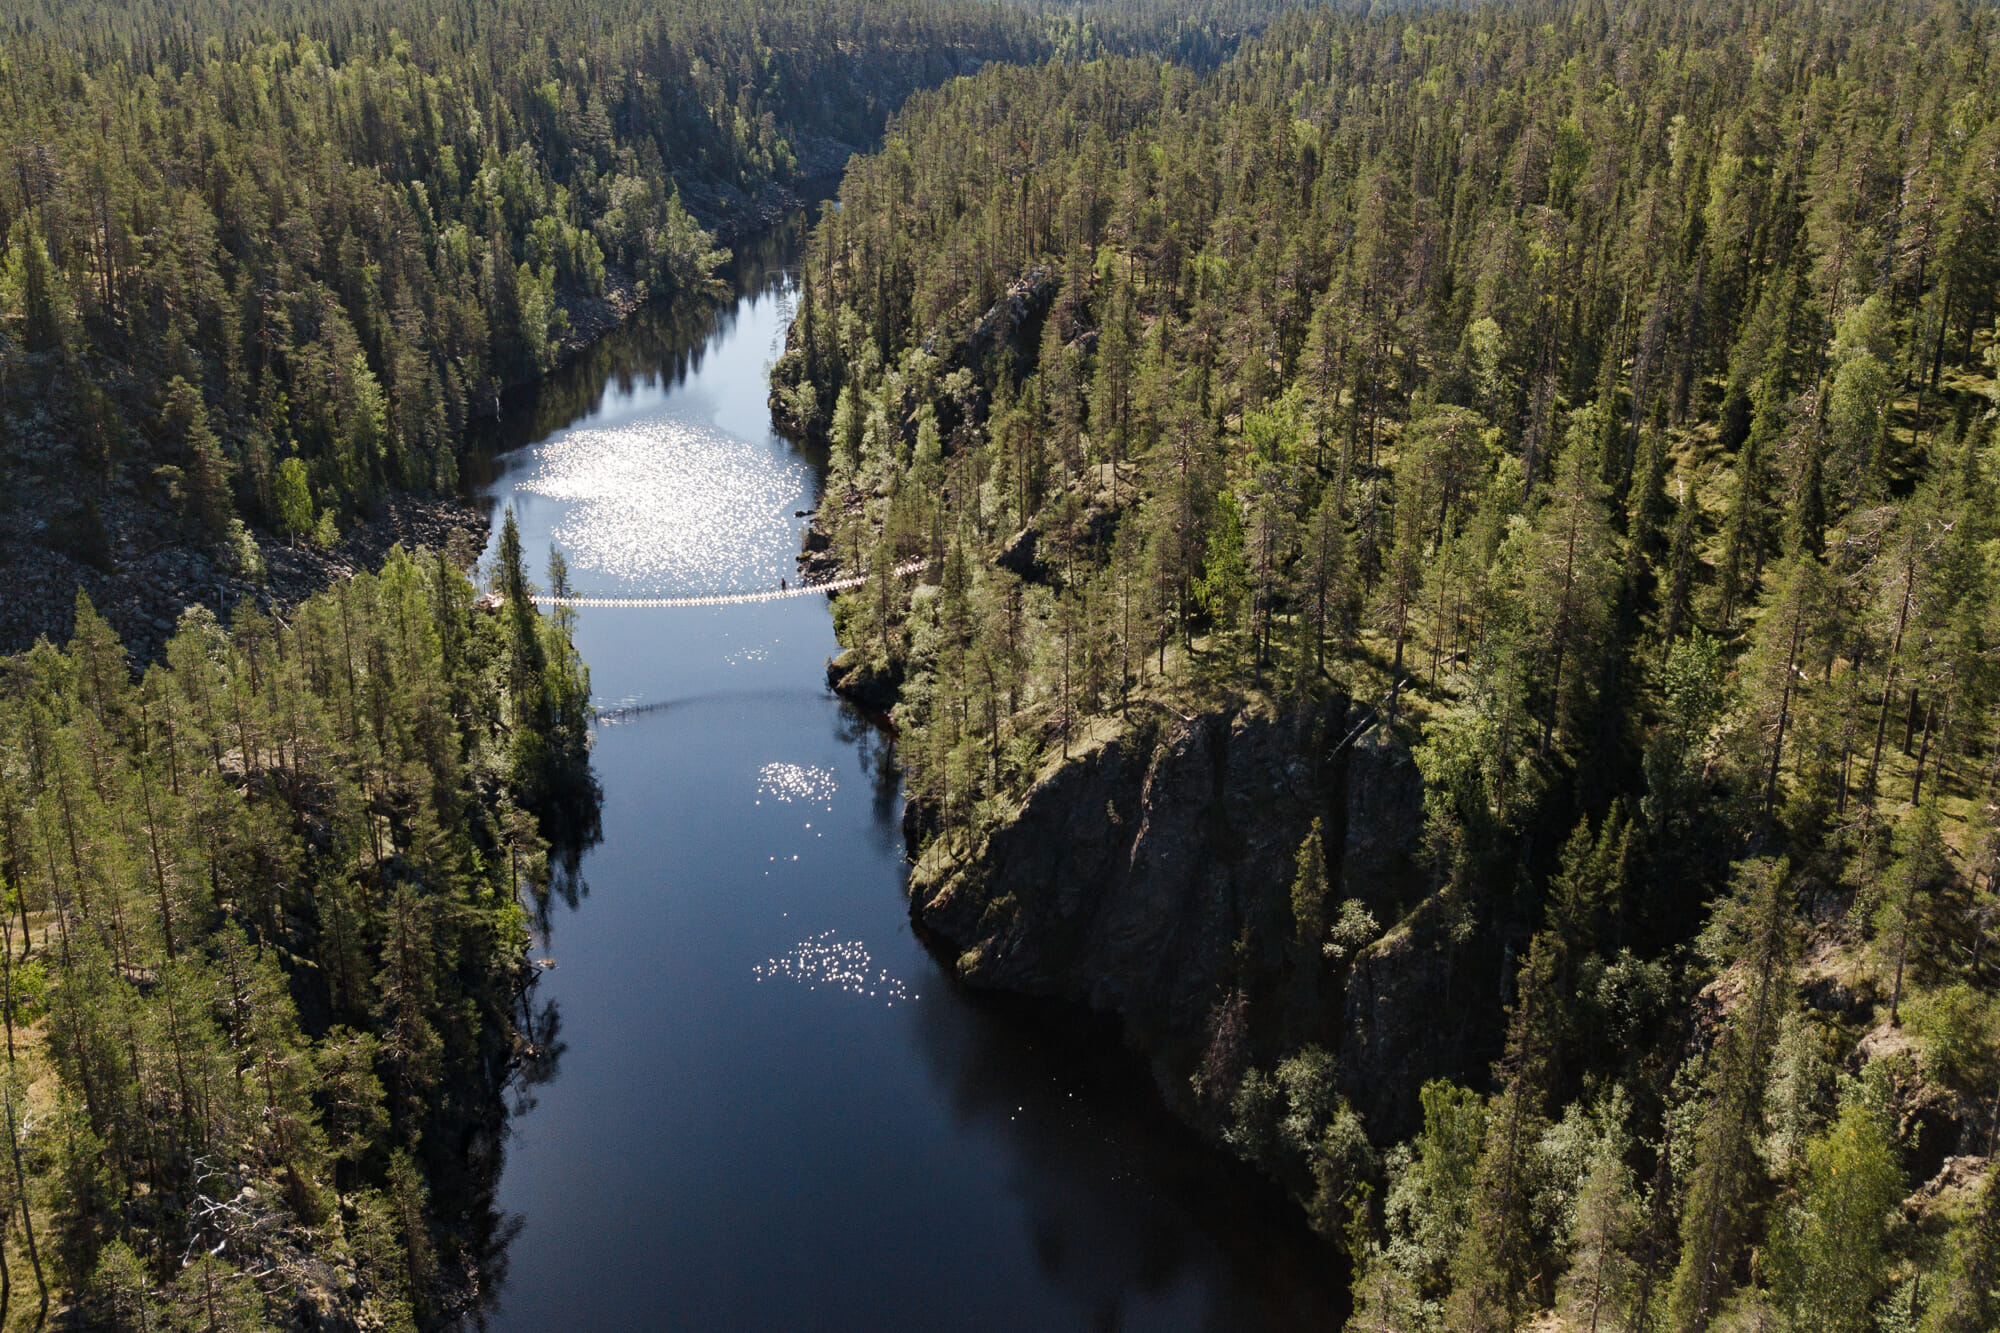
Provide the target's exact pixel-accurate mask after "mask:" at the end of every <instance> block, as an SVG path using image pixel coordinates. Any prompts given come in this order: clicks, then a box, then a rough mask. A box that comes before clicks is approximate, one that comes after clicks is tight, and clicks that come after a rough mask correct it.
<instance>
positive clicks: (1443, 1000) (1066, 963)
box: [909, 703, 1465, 1138]
mask: <svg viewBox="0 0 2000 1333" xmlns="http://www.w3.org/2000/svg"><path fill="white" fill-rule="evenodd" d="M1135 719H1136V720H1135V721H1134V722H1130V723H1120V722H1117V721H1116V720H1102V721H1100V722H1099V723H1098V724H1097V725H1096V727H1095V728H1094V729H1093V730H1091V731H1090V732H1089V733H1088V734H1087V735H1086V736H1084V737H1083V738H1081V739H1080V740H1079V741H1078V742H1077V743H1075V744H1074V745H1073V746H1072V749H1071V754H1070V757H1069V758H1068V759H1067V760H1065V761H1059V762H1057V763H1054V764H1052V765H1051V766H1050V767H1049V768H1047V769H1046V770H1045V771H1044V772H1043V774H1042V775H1041V777H1040V779H1039V780H1038V781H1037V782H1036V783H1035V784H1034V785H1033V786H1032V787H1031V788H1030V790H1029V791H1028V792H1027V794H1026V795H1025V796H1024V797H1023V799H1022V800H1021V803H1020V806H1019V808H1018V810H1017V812H1016V813H1015V815H1014V817H1013V818H1012V819H1010V820H1008V821H1006V822H1005V823H1003V824H1001V825H1000V826H998V827H997V828H995V829H993V830H992V831H991V832H990V833H988V834H987V835H986V836H985V837H983V838H982V839H980V840H979V841H978V842H977V843H976V844H974V845H966V844H964V843H963V842H962V841H959V840H955V839H952V838H947V837H943V836H931V837H929V839H928V841H927V842H926V844H925V846H924V847H923V849H922V851H921V854H920V855H919V857H918V860H917V864H916V867H915V869H914V871H913V872H912V875H911V883H910V892H911V912H912V915H913V916H914V918H915V919H916V921H917V923H918V924H919V926H920V928H921V929H922V930H923V931H924V932H925V933H926V935H927V936H928V937H929V938H930V939H931V940H932V941H933V942H934V943H936V944H937V945H939V946H940V947H941V948H942V949H943V950H944V951H945V952H947V953H949V954H950V955H951V956H952V958H953V960H954V965H955V969H956V971H957V974H958V976H959V977H960V979H961V980H963V981H964V982H965V983H967V984H969V985H973V986H979V987H986V988H991V989H995V990H1007V991H1014V992H1019V993H1024V994H1029V995H1037V996H1046V997H1054V998H1059V999H1063V1000H1068V1001H1071V1002H1077V1003H1084V1004H1088V1005H1090V1006H1091V1007H1093V1008H1094V1009H1097V1010H1100V1011H1106V1012H1110V1013H1115V1014H1117V1015H1118V1016H1119V1017H1120V1018H1121V1019H1122V1020H1123V1021H1124V1024H1125V1029H1126V1033H1127V1037H1128V1040H1129V1041H1130V1042H1131V1043H1132V1045H1133V1046H1134V1047H1135V1048H1136V1049H1137V1050H1139V1051H1140V1052H1141V1053H1142V1054H1144V1055H1145V1056H1146V1057H1147V1058H1148V1059H1150V1060H1151V1062H1152V1064H1153V1068H1154V1072H1155V1075H1156V1077H1157V1079H1158V1081H1159V1083H1160V1086H1161V1088H1162V1091H1163V1092H1164V1093H1165V1094H1166V1096H1167V1098H1168V1100H1169V1101H1170V1102H1171V1103H1172V1104H1174V1105H1175V1107H1176V1109H1178V1110H1179V1111H1180V1112H1181V1113H1182V1114H1183V1115H1185V1116H1187V1117H1188V1118H1189V1119H1192V1120H1195V1121H1197V1122H1198V1123H1202V1122H1204V1121H1205V1120H1210V1119H1212V1118H1213V1116H1212V1111H1210V1112H1204V1110H1203V1108H1201V1107H1199V1106H1197V1105H1196V1104H1195V1100H1194V1096H1193V1093H1192V1091H1191V1089H1190V1084H1189V1076H1190V1074H1191V1073H1192V1071H1193V1070H1194V1069H1195V1068H1196V1067H1197V1065H1198V1064H1199V1063H1200V1062H1201V1059H1202V1056H1203V1053H1204V1051H1205V1050H1206V1048H1207V1047H1208V1046H1209V1044H1210V1043H1211V1040H1212V1038H1213V1025H1214V1015H1215V1013H1216V1010H1217V1006H1218V1005H1219V1004H1220V1003H1221V1001H1222V1000H1223V999H1224V998H1225V997H1227V996H1229V995H1231V994H1232V993H1242V994H1244V995H1246V996H1248V997H1249V1001H1250V1004H1251V1007H1252V1009H1253V1026H1254V1028H1255V1030H1256V1031H1257V1033H1258V1034H1259V1036H1258V1040H1259V1041H1260V1042H1261V1043H1263V1044H1264V1045H1266V1046H1269V1047H1272V1048H1273V1049H1274V1050H1275V1049H1276V1048H1279V1047H1282V1046H1285V1045H1290V1044H1295V1043H1297V1042H1300V1041H1306V1040H1312V1041H1318V1042H1321V1043H1322V1044H1324V1045H1327V1046H1328V1047H1329V1048H1333V1049H1337V1050H1338V1051H1339V1052H1340V1055H1341V1059H1342V1065H1343V1069H1344V1070H1345V1071H1346V1078H1345V1081H1346V1082H1347V1084H1348V1085H1349V1087H1348V1091H1349V1095H1350V1097H1351V1098H1353V1100H1354V1101H1355V1103H1356V1105H1357V1107H1358V1108H1359V1109H1360V1110H1361V1111H1362V1113H1363V1115H1364V1117H1365V1118H1366V1119H1367V1121H1368V1123H1369V1126H1370V1129H1371V1131H1372V1132H1373V1133H1374V1134H1375V1135H1376V1136H1378V1138H1387V1137H1392V1136H1395V1135H1398V1134H1401V1133H1404V1132H1407V1129H1408V1128H1409V1119H1410V1114H1411V1113H1412V1112H1413V1110H1414V1108H1415V1105H1416V1095H1417V1089H1418V1087H1420V1086H1421V1083H1422V1081H1423V1079H1424V1078H1425V1077H1428V1076H1431V1075H1432V1074H1434V1073H1437V1072H1443V1071H1445V1070H1446V1069H1448V1068H1450V1067H1452V1066H1453V1065H1454V1064H1455V1063H1456V1062H1458V1061H1459V1060H1460V1059H1461V1058H1462V1056H1463V1052H1464V1049H1465V1045H1464V1043H1463V1042H1462V1041H1460V1040H1456V1039H1454V1038H1453V1036H1452V1029H1453V1027H1454V1026H1455V1020H1454V1019H1453V1017H1452V1015H1451V1014H1450V1013H1448V1012H1447V1011H1448V1009H1451V1008H1458V1007H1462V1005H1463V1003H1464V997H1462V996H1461V997H1459V1000H1458V1003H1457V1004H1456V1005H1455V1004H1453V1000H1452V996H1451V984H1450V983H1451V973H1452V959H1451V956H1450V955H1451V948H1452V946H1451V945H1450V944H1449V943H1448V940H1447V937H1446V935H1445V934H1444V933H1442V932H1440V931H1437V930H1435V929H1432V928H1430V927H1429V925H1428V924H1427V919H1428V917H1429V916H1430V915H1431V913H1427V912H1426V911H1425V910H1424V909H1423V907H1421V906H1420V905H1419V904H1420V903H1421V901H1422V885H1423V880H1422V877H1421V875H1420V874H1419V872H1418V870H1417V867H1416V866H1415V864H1414V862H1413V859H1412V858H1413V854H1414V853H1415V851H1416V849H1417V844H1418V840H1419V837H1420V835H1421V831H1422V823H1423V787H1422V781H1421V779H1420V777H1419V776H1418V773H1417V770H1416V766H1415V764H1414V763H1413V762H1412V760H1411V758H1410V755H1409V753H1408V751H1407V750H1406V749H1405V748H1404V747H1403V745H1402V744H1401V743H1400V742H1399V741H1397V740H1396V739H1394V738H1393V737H1392V736H1390V735H1388V734H1387V733H1386V731H1385V729H1383V728H1380V727H1375V728H1371V729H1366V730H1364V731H1363V732H1362V734H1360V735H1359V736H1356V735H1355V734H1354V733H1355V725H1354V724H1355V719H1354V718H1352V717H1350V716H1349V710H1348V709H1347V708H1346V707H1345V705H1344V704H1341V705H1336V706H1334V707H1333V708H1330V709H1328V710H1325V711H1322V712H1319V713H1316V714H1313V715H1309V716H1305V717H1281V716H1279V715H1278V714H1277V713H1276V712H1275V711H1274V710H1273V709H1272V708H1271V707H1270V706H1269V705H1266V704H1261V703H1259V704H1251V705H1246V706H1243V707H1240V708H1237V709H1233V710H1231V711H1228V712H1223V713H1217V714H1211V715H1208V716H1203V717H1198V718H1193V719H1187V718H1181V717H1178V716H1168V715H1165V714H1164V711H1163V710H1158V709H1157V708H1155V709H1154V710H1153V711H1151V712H1149V713H1147V714H1145V715H1144V716H1143V717H1140V716H1139V715H1138V710H1135ZM1316 818H1317V819H1319V820H1320V821H1321V823H1322V828H1323V831H1324V837H1325V841H1326V851H1327V860H1328V868H1329V872H1330V875H1331V876H1332V877H1333V880H1334V889H1333V895H1332V896H1333V899H1334V901H1336V902H1337V901H1339V900H1340V899H1344V898H1359V899H1361V900H1362V901H1363V902H1364V903H1365V904H1366V905H1367V907H1368V909H1369V910H1370V911H1371V912H1372V913H1373V914H1374V915H1375V917H1376V919H1377V920H1378V921H1382V922H1384V923H1396V922H1401V923H1402V924H1401V925H1399V926H1398V927H1397V929H1394V930H1391V931H1389V932H1388V934H1387V935H1385V936H1384V937H1383V938H1382V939H1381V940H1379V941H1377V942H1376V943H1375V944H1374V945H1372V946H1370V947H1369V948H1367V949H1365V950H1363V951H1362V952H1361V953H1360V955H1359V957H1358V958H1355V959H1352V960H1342V961H1340V962H1339V963H1329V962H1327V961H1325V960H1324V959H1323V958H1322V957H1320V955H1319V954H1318V951H1317V949H1316V948H1314V949H1312V950H1310V951H1309V950H1305V949H1301V948H1300V947H1299V945H1298V944H1297V942H1296V941H1294V940H1293V939H1292V938H1291V935H1292V931H1291V925H1290V913H1291V906H1290V888H1291V884H1292V880H1293V877H1294V874H1295V869H1294V859H1295V857H1296V855H1297V851H1298V848H1299V845H1300V843H1301V842H1302V841H1304V839H1305V838H1306V836H1307V833H1308V831H1309V830H1310V828H1311V825H1312V821H1313V820H1314V819H1316ZM909 819H910V829H909V832H910V835H911V837H912V841H913V842H914V841H916V840H917V839H918V838H919V837H920V836H921V835H922V834H924V833H925V832H926V831H927V830H926V829H925V828H924V820H925V813H924V812H923V811H921V810H920V809H918V808H916V807H912V809H911V812H910V816H909ZM1412 908H1416V909H1417V910H1415V911H1412V910H1411V909H1412ZM1456 1026H1460V1027H1462V1026H1463V1024H1462V1023H1457V1024H1456ZM1262 1054H1263V1055H1265V1056H1268V1055H1269V1054H1270V1052H1263V1053H1262ZM1209 1127H1210V1128H1213V1127H1214V1126H1213V1125H1210V1126H1209Z"/></svg>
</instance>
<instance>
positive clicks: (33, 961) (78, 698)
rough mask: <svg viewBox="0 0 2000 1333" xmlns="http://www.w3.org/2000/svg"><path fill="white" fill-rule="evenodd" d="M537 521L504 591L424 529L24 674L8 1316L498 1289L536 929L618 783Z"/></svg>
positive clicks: (5, 1102)
mask: <svg viewBox="0 0 2000 1333" xmlns="http://www.w3.org/2000/svg"><path fill="white" fill-rule="evenodd" d="M511 524H512V519H511V516H510V518H509V520H508V525H509V526H508V528H507V530H506V533H505V534H504V535H503V542H502V554H501V559H500V562H499V571H500V573H499V583H500V585H501V586H500V589H499V593H500V595H499V596H498V597H495V598H493V599H491V601H489V602H487V603H484V604H481V603H480V602H479V601H478V594H477V592H476V590H475V589H474V587H473V585H472V584H471V582H470V581H469V580H468V579H467V578H466V577H465V575H464V574H463V573H461V572H460V571H459V569H458V568H457V566H456V565H454V564H453V563H451V562H450V561H449V560H447V559H445V558H444V557H443V556H442V555H428V554H426V555H422V556H412V555H407V554H405V553H403V552H401V551H400V550H399V551H397V552H395V553H393V554H392V556H391V558H390V560H389V562H388V563H387V564H386V565H385V566H384V568H383V569H382V572H381V573H380V574H379V575H362V576H360V577H358V578H356V579H354V580H352V581H351V582H348V583H344V584H342V585H341V586H340V587H338V588H337V589H335V590H333V591H331V592H328V593H325V594H322V595H320V596H318V597H316V598H313V599H312V600H310V601H308V602H306V603H305V604H304V605H302V606H299V607H298V608H296V609H295V610H294V611H293V612H292V613H290V614H289V615H288V616H287V617H286V618H284V619H282V620H278V619H270V618H265V617H262V616H259V615H257V614H255V613H249V612H246V613H243V614H241V615H239V616H238V617H237V619H236V620H235V622H234V623H232V624H229V625H223V624H221V623H219V622H218V621H217V620H216V618H215V617H214V616H213V615H212V614H211V613H209V612H208V611H206V610H205V609H203V608H200V607H191V608H189V610H188V611H187V612H186V614H185V615H183V617H182V618H181V622H180V625H179V626H178V628H177V630H176V632H175V634H174V636H173V638H172V639H171V640H170V642H169V644H168V647H167V651H166V654H165V659H164V660H163V661H161V662H159V663H156V664H155V665H153V666H151V667H149V668H148V669H147V670H146V671H145V672H144V674H143V675H139V676H136V677H135V676H134V674H133V673H132V670H131V663H130V662H129V660H128V658H127V656H126V654H125V651H124V649H123V648H122V647H121V646H120V644H119V643H118V641H117V639H116V637H115V636H114V635H112V634H111V633H110V631H109V630H108V628H107V627H106V626H105V624H104V622H103V620H102V619H100V618H99V617H98V616H97V615H96V614H95V612H94V611H93V610H92V608H91V607H90V605H89V603H88V602H87V601H81V600H80V603H79V605H78V607H77V625H78V630H77V635H76V637H75V639H74V640H73V641H72V642H71V643H70V644H69V645H68V647H67V648H56V647H52V646H50V645H48V644H47V643H46V642H45V643H43V644H41V645H39V646H38V647H36V649H35V650H34V651H32V652H30V653H26V654H23V655H20V656H17V657H14V658H10V659H7V660H6V661H5V662H4V663H0V878H3V879H4V883H0V891H4V895H5V902H4V906H5V917H6V920H5V923H4V924H0V1019H4V1023H5V1029H6V1034H7V1065H6V1069H5V1071H4V1075H0V1119H4V1123H5V1129H6V1134H7V1148H6V1154H7V1157H8V1160H9V1163H10V1169H9V1170H8V1172H7V1173H6V1183H5V1185H4V1187H0V1195H4V1208H5V1215H6V1219H7V1220H6V1222H5V1224H4V1225H0V1234H4V1235H5V1237H6V1244H5V1252H4V1254H0V1273H4V1274H6V1275H8V1278H9V1280H8V1282H7V1285H6V1286H4V1287H0V1306H4V1305H6V1304H7V1303H8V1301H9V1300H10V1299H11V1305H12V1312H13V1314H14V1315H15V1316H22V1317H25V1315H26V1314H28V1313H33V1312H35V1311H37V1310H39V1311H41V1312H42V1313H43V1314H46V1313H47V1311H48V1309H49V1305H50V1301H51V1299H52V1298H54V1299H55V1300H56V1301H57V1302H58V1307H59V1308H60V1307H61V1306H62V1305H66V1304H68V1303H69V1302H71V1301H80V1302H81V1306H80V1307H78V1308H77V1309H76V1311H75V1312H76V1313H77V1314H79V1315H80V1316H81V1317H82V1318H83V1320H84V1322H85V1323H86V1324H88V1325H89V1326H91V1327H113V1328H127V1329H152V1328H191V1329H192V1328H206V1329H237V1328H245V1329H247V1328H262V1327H267V1326H268V1325H269V1320H270V1318H271V1317H273V1316H275V1317H277V1318H278V1319H279V1320H280V1321H284V1320H289V1319H293V1318H295V1317H297V1316H304V1317H309V1318H315V1319H318V1318H325V1319H333V1320H336V1321H340V1320H347V1321H350V1322H349V1324H348V1326H358V1327H369V1328H407V1327H414V1326H416V1325H417V1324H419V1323H424V1324H436V1323H438V1322H440V1321H441V1320H442V1319H444V1318H446V1317H448V1316H450V1315H453V1314H455V1313H457V1312H459V1311H461V1310H463V1309H465V1308H467V1307H468V1306H469V1305H470V1304H471V1303H472V1302H473V1301H474V1300H475V1299H476V1298H477V1297H478V1295H479V1292H480V1289H481V1285H482V1282H484V1281H485V1280H487V1278H488V1274H487V1272H486V1268H487V1266H488V1265H489V1264H490V1263H491V1262H492V1261H493V1259H494V1257H495V1255H497V1253H498V1252H499V1247H498V1243H497V1238H496V1236H495V1235H494V1228H495V1225H496V1221H497V1219H496V1218H495V1216H494V1215H493V1214H492V1210H491V1204H490V1194H491V1190H492V1187H493V1183H494V1181H493V1175H494V1173H495V1171H496V1170H497V1166H498V1160H499V1156H498V1154H499V1141H500V1128H501V1119H502V1109H501V1103H500V1099H499V1091H500V1088H501V1087H502V1085H503V1084H504V1083H505V1082H506V1081H507V1080H508V1079H509V1078H511V1077H512V1076H513V1075H514V1074H515V1071H516V1069H517V1066H520V1065H522V1064H524V1063H526V1064H528V1065H530V1066H532V1064H533V1062H534V1060H535V1059H536V1057H537V1054H538V1052H537V1043H538V1042H539V1041H542V1040H544V1039H545V1037H546V1035H547V1034H545V1033H543V1032H541V1031H540V1030H539V1029H538V1026H537V1025H538V1015H537V1013H536V1012H535V1011H534V1009H533V1007H532V1005H531V993H530V991H529V988H528V984H527V983H528V978H529V976H530V968H529V963H528V958H527V915H526V913H527V910H528V905H530V904H532V903H533V902H534V901H535V900H536V896H537V894H543V893H546V890H547V886H548V883H549V877H550V874H551V863H550V855H549V849H550V842H549V839H550V838H551V837H555V838H559V839H567V840H572V841H573V840H574V839H575V838H577V837H579V836H587V835H588V832H589V827H590V824H591V821H592V820H593V819H594V809H595V800H596V796H595V788H594V785H593V783H592V780H591V778H590V774H589V753H588V751H589V745H588V739H589V738H588V696H589V674H588V671H587V670H586V669H585V668H584V667H583V665H582V664H581V663H580V662H579V661H578V660H577V658H576V655H575V652H574V650H573V649H572V648H571V646H570V642H569V626H568V623H567V622H566V621H565V620H564V619H563V618H562V617H561V616H560V615H558V616H557V617H556V618H555V619H552V620H551V619H545V618H543V617H541V616H539V615H537V613H536V612H535V610H534V605H533V603H532V601H530V600H528V598H527V595H526V588H525V579H524V577H523V574H522V570H521V565H520V550H519V543H518V542H517V541H510V540H508V539H509V538H511V536H512V526H511ZM559 860H560V858H558V861H559ZM557 869H558V870H559V869H560V866H559V865H558V867H557ZM6 1318H8V1312H7V1311H6V1310H5V1309H0V1320H4V1319H6Z"/></svg>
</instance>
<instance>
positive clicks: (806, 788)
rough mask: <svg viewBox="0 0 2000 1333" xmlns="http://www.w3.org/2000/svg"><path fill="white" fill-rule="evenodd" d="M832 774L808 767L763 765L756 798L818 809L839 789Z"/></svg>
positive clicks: (758, 771) (828, 769)
mask: <svg viewBox="0 0 2000 1333" xmlns="http://www.w3.org/2000/svg"><path fill="white" fill-rule="evenodd" d="M839 785H840V784H839V783H838V782H836V781H835V780H834V776H833V770H832V769H830V768H820V767H818V766H816V765H808V764H766V765H764V766H763V767H762V768H760V769H758V770H757V794H758V795H759V796H760V797H762V796H768V797H770V798H771V799H772V800H774V801H784V802H786V803H787V804H790V803H791V802H793V801H800V802H804V803H806V804H810V805H819V804H822V803H824V802H826V801H830V800H832V799H833V793H834V792H835V791H837V790H838V789H839Z"/></svg>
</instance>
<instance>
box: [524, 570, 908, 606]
mask: <svg viewBox="0 0 2000 1333" xmlns="http://www.w3.org/2000/svg"><path fill="white" fill-rule="evenodd" d="M926 563H927V562H926V561H922V560H906V561H904V562H903V563H902V564H900V565H897V566H896V569H895V573H896V574H897V576H898V577H901V578H908V577H909V576H910V575H912V574H916V573H920V572H921V571H922V570H923V568H924V565H925V564H926ZM870 577H871V576H870V575H867V574H863V575H860V576H859V577H856V578H845V579H829V580H827V581H826V582H825V583H798V584H793V585H792V586H790V587H784V588H771V589H767V590H765V591H763V592H718V593H710V594H708V595H707V596H704V597H591V596H583V595H580V594H577V595H571V596H568V597H556V596H552V595H550V594H548V593H537V594H536V595H535V601H536V602H537V603H539V604H541V605H542V606H592V607H597V606H609V607H632V608H642V609H647V610H651V609H654V608H658V607H670V606H748V605H749V604H750V603H752V602H779V601H783V600H784V599H785V598H787V597H810V596H812V595H813V594H814V593H829V592H847V591H849V590H850V589H853V588H859V587H861V586H862V585H863V584H865V583H867V582H868V580H869V578H870Z"/></svg>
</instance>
